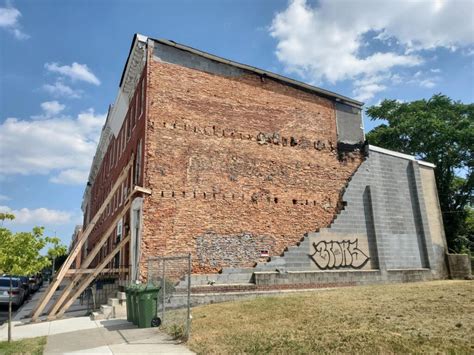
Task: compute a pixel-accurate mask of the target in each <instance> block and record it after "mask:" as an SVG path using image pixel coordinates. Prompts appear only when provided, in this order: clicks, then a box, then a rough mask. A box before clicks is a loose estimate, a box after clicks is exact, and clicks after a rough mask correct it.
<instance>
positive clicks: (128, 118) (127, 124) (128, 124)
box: [126, 114, 132, 140]
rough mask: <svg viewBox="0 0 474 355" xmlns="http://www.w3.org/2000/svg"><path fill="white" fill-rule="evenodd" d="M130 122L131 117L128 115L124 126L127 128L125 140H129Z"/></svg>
mask: <svg viewBox="0 0 474 355" xmlns="http://www.w3.org/2000/svg"><path fill="white" fill-rule="evenodd" d="M130 120H131V115H130V114H129V115H128V117H127V121H126V126H127V140H130V135H131V133H132V123H131V122H130Z"/></svg>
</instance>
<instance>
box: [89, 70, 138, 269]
mask: <svg viewBox="0 0 474 355" xmlns="http://www.w3.org/2000/svg"><path fill="white" fill-rule="evenodd" d="M142 83H143V84H142ZM142 90H143V94H142ZM145 99H146V70H143V73H142V75H141V77H140V79H139V81H138V84H137V88H136V90H135V93H134V95H133V98H132V100H131V102H130V106H129V109H128V112H127V114H126V116H125V119H124V121H123V124H122V127H121V129H120V133H119V134H118V136H117V137H114V136H112V138H111V140H110V142H109V145H108V148H107V151H106V153H105V155H104V158H103V161H102V164H101V165H100V168H99V171H98V173H97V176H96V178H95V180H94V183H93V184H92V186H91V196H92V198H91V200H90V203H89V204H88V205H87V206H86V209H89V210H88V211H87V210H86V211H85V213H84V228H85V227H86V226H87V224H88V221H87V216H88V214H89V215H90V216H94V215H95V213H97V211H98V210H99V208H100V207H101V205H102V203H103V202H104V200H105V199H106V197H107V195H108V194H109V193H110V191H111V188H112V186H113V185H114V183H115V181H117V179H118V177H119V175H120V173H121V172H122V171H123V169H124V167H126V166H127V164H128V162H129V161H130V159H131V157H132V155H133V156H135V159H136V155H137V147H138V144H139V142H140V141H142V142H143V143H142V144H144V139H145V122H146V119H145V117H146V105H145ZM143 159H144V150H143V149H142V157H141V160H142V161H143ZM134 180H135V181H134ZM142 184H143V169H142V171H141V174H140V175H139V176H136V177H133V176H132V172H131V173H130V174H129V176H128V177H127V178H126V180H125V181H124V183H123V186H121V187H120V188H119V189H118V191H117V192H116V194H115V195H114V198H113V199H112V201H111V202H110V204H109V205H108V206H107V208H106V210H105V212H104V214H103V215H102V217H101V218H100V219H99V221H98V223H97V224H96V226H95V227H94V229H93V231H92V233H91V234H90V236H89V238H88V243H87V249H88V250H89V251H90V250H91V249H92V248H93V247H94V245H95V244H96V243H97V241H98V239H99V238H100V237H101V236H102V235H103V234H104V233H105V231H106V230H107V228H109V226H110V224H111V223H112V221H113V220H114V219H115V217H116V216H117V215H118V214H119V213H120V212H121V211H122V209H123V205H124V201H125V198H126V196H127V195H128V193H129V192H130V189H131V188H132V186H134V185H138V186H141V185H142ZM89 219H91V218H89ZM129 221H130V216H129V214H126V215H125V216H124V221H123V225H124V230H123V234H124V235H125V234H126V233H128V231H129V228H130V222H129ZM115 244H116V231H115V230H114V232H113V233H112V234H111V235H110V236H109V240H108V242H107V243H106V245H104V247H103V248H102V250H101V252H100V253H99V255H98V256H97V258H96V260H95V262H94V263H93V265H95V264H96V263H97V261H98V260H101V259H103V258H104V257H105V256H106V255H107V254H108V253H109V252H110V251H111V250H112V249H113V247H114V245H115ZM128 253H129V248H128V246H127V247H126V248H125V250H124V254H123V256H122V261H121V262H120V264H122V265H125V266H127V267H128V264H129V262H128Z"/></svg>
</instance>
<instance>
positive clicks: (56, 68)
mask: <svg viewBox="0 0 474 355" xmlns="http://www.w3.org/2000/svg"><path fill="white" fill-rule="evenodd" d="M44 67H45V68H46V69H47V70H48V71H50V72H53V73H58V74H60V75H62V76H67V77H69V78H71V79H72V80H73V81H74V80H79V81H85V82H87V83H90V84H94V85H100V80H99V79H98V78H97V77H96V76H95V75H94V73H93V72H92V71H91V70H90V69H89V67H88V66H87V65H86V64H79V63H76V62H74V63H72V64H71V65H63V66H60V65H59V64H58V63H46V64H45V65H44Z"/></svg>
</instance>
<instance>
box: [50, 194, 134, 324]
mask: <svg viewBox="0 0 474 355" xmlns="http://www.w3.org/2000/svg"><path fill="white" fill-rule="evenodd" d="M132 197H133V193H132V194H130V195H129V196H128V198H127V203H126V204H125V205H124V206H123V209H122V211H120V213H119V214H118V215H117V216H116V217H115V218H114V220H113V221H112V222H111V223H110V226H109V228H107V230H106V231H105V232H104V233H103V234H102V238H100V239H99V241H98V242H97V244H96V245H95V246H94V248H93V249H92V250H91V252H90V253H89V254H88V255H87V257H86V259H85V260H84V261H83V262H82V263H81V270H82V269H87V268H88V267H89V265H90V264H91V263H92V261H94V258H95V257H96V255H97V254H98V253H99V251H100V249H102V246H103V245H104V244H105V242H106V241H107V239H109V237H110V234H111V233H112V232H113V231H114V229H115V227H116V226H117V223H118V221H119V220H120V219H121V218H122V217H123V216H124V215H125V214H126V213H127V212H128V210H129V208H130V207H131V206H132ZM80 278H81V274H76V275H74V278H73V279H72V281H71V282H70V283H69V285H67V286H66V288H65V289H64V290H63V292H62V293H61V295H60V296H59V297H58V298H57V299H56V302H55V303H54V304H53V306H52V307H51V310H50V311H49V315H48V319H53V318H54V315H55V314H56V312H57V311H58V309H59V307H61V305H62V303H63V302H64V301H65V300H66V298H67V297H68V296H69V294H70V293H71V291H72V289H73V288H74V286H75V285H76V284H77V282H79V280H80Z"/></svg>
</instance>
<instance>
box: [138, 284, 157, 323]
mask: <svg viewBox="0 0 474 355" xmlns="http://www.w3.org/2000/svg"><path fill="white" fill-rule="evenodd" d="M159 290H160V288H159V287H156V286H152V285H148V286H146V287H143V288H142V287H140V288H139V289H137V291H136V298H137V301H138V314H137V315H138V324H137V325H138V328H150V327H152V326H155V324H156V323H155V322H154V321H153V319H154V318H155V317H156V311H157V308H156V302H157V300H158V291H159Z"/></svg>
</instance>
